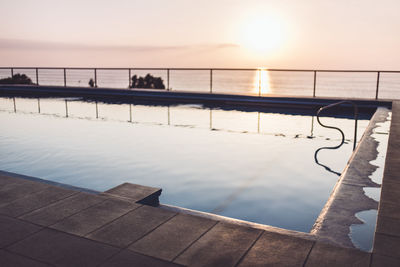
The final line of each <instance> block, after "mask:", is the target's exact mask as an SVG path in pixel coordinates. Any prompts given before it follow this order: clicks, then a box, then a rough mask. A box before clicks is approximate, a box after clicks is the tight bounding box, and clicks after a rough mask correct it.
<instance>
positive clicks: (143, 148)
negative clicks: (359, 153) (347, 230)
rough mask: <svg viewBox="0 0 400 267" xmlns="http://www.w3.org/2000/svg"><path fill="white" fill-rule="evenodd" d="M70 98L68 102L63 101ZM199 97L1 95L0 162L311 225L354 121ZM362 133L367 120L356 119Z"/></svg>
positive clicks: (298, 226) (236, 214) (275, 221)
mask: <svg viewBox="0 0 400 267" xmlns="http://www.w3.org/2000/svg"><path fill="white" fill-rule="evenodd" d="M66 100H67V101H66ZM321 120H322V121H323V122H325V123H326V124H329V125H340V127H341V128H342V129H343V130H344V132H345V135H346V139H347V138H348V137H349V139H348V140H347V142H346V143H345V144H344V145H343V146H342V147H341V148H340V149H337V150H322V151H320V152H319V154H318V161H319V163H321V164H323V165H325V166H328V167H329V169H330V170H331V171H329V170H328V169H326V168H324V167H322V166H321V165H318V164H316V162H315V161H314V152H315V151H316V150H317V149H318V148H320V147H324V146H335V145H337V144H339V143H340V139H339V138H340V134H339V133H338V132H335V131H332V130H329V129H325V128H322V127H321V126H319V125H318V124H317V123H316V119H315V117H313V116H306V115H298V114H296V112H293V113H292V114H289V113H286V114H284V113H273V112H269V113H266V112H261V111H260V112H254V111H238V110H224V109H220V108H215V107H213V108H208V107H204V106H201V105H171V106H156V105H154V106H151V105H139V104H107V103H100V102H99V103H97V102H85V101H82V100H79V99H40V100H39V99H24V98H15V99H13V98H0V125H1V131H0V169H1V170H4V171H10V172H15V173H20V174H24V175H29V176H35V177H39V178H43V179H48V180H51V181H56V182H61V183H65V184H69V185H73V186H78V187H84V188H88V189H92V190H98V191H104V190H108V189H110V188H112V187H114V186H117V185H119V184H121V183H124V182H130V183H136V184H141V185H147V186H154V187H161V188H162V189H163V192H162V194H161V198H160V201H161V203H163V204H170V205H175V206H180V207H184V208H189V209H195V210H200V211H205V212H211V213H215V214H219V215H223V216H228V217H232V218H237V219H242V220H247V221H251V222H257V223H262V224H268V225H272V226H277V227H281V228H286V229H291V230H298V231H303V232H309V231H310V229H311V227H312V225H313V224H314V222H315V220H316V218H317V217H318V215H319V213H320V211H321V209H322V208H323V206H324V204H325V202H326V201H327V199H328V198H329V195H330V193H331V191H332V189H333V187H334V185H335V184H336V182H337V179H338V175H337V174H335V172H337V173H340V172H341V171H342V170H343V169H344V167H345V166H346V164H347V161H348V159H349V157H350V155H351V153H352V140H351V138H352V137H353V131H354V128H353V127H354V121H353V120H352V119H348V118H332V117H323V118H321ZM358 125H359V126H358V127H359V128H358V132H359V138H360V137H361V135H362V133H363V132H364V130H365V128H366V126H367V125H368V120H360V121H359V124H358Z"/></svg>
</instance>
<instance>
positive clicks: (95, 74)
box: [94, 69, 97, 88]
mask: <svg viewBox="0 0 400 267" xmlns="http://www.w3.org/2000/svg"><path fill="white" fill-rule="evenodd" d="M94 87H95V88H97V69H94Z"/></svg>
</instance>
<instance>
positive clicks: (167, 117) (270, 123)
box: [2, 97, 367, 164]
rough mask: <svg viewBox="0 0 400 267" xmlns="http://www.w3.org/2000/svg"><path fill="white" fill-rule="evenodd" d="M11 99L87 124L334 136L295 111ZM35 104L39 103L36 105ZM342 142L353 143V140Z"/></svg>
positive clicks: (26, 108)
mask: <svg viewBox="0 0 400 267" xmlns="http://www.w3.org/2000/svg"><path fill="white" fill-rule="evenodd" d="M4 99H5V98H3V100H4ZM9 99H10V100H12V107H11V106H9V109H8V110H11V109H12V111H13V112H14V113H16V112H27V113H38V114H42V115H53V116H63V117H66V118H69V117H72V118H80V119H88V120H91V119H101V120H116V121H125V122H130V123H145V124H149V123H150V124H151V123H153V124H158V125H169V126H174V127H192V128H194V127H195V128H208V129H210V130H212V131H227V132H237V133H258V134H268V135H275V136H282V137H294V138H308V139H313V138H327V137H326V135H328V136H329V135H331V134H330V133H329V130H328V131H326V130H324V129H323V128H321V127H317V132H315V131H316V127H315V125H314V119H315V118H314V117H315V116H312V115H311V116H303V115H299V114H296V112H295V111H293V112H287V113H286V114H282V112H277V113H273V112H267V113H266V112H261V111H242V110H225V109H221V108H218V107H204V106H202V105H162V106H151V105H145V104H112V103H105V102H99V101H93V102H87V101H82V100H81V99H73V98H68V99H47V98H42V99H40V98H35V99H33V98H32V99H29V98H15V97H13V98H9ZM34 101H36V104H33V102H34ZM60 103H64V107H63V111H61V110H62V109H60V107H61V106H60ZM5 106H7V105H3V107H2V109H3V110H7V108H5V109H4V107H5ZM34 106H36V107H34ZM164 112H165V113H164ZM124 114H125V115H124ZM163 114H164V115H163ZM325 120H326V121H328V122H331V123H334V122H335V121H336V120H337V118H330V117H325ZM341 123H342V124H345V125H344V126H343V127H344V129H346V128H349V127H348V125H350V124H351V120H346V121H341ZM366 124H367V121H366V120H365V121H363V120H362V121H361V125H360V128H361V131H362V130H363V129H365V127H366ZM307 125H308V126H307ZM345 131H346V130H345ZM345 134H346V136H352V135H351V131H347V132H346V133H345ZM329 139H330V140H340V139H335V138H329ZM342 141H343V142H344V141H351V139H346V140H342ZM339 147H340V145H339V146H334V147H330V148H327V147H322V148H320V149H318V150H317V151H316V152H315V154H316V156H315V158H316V160H315V161H316V163H317V164H319V161H318V159H317V154H318V152H319V151H320V150H323V149H337V148H339Z"/></svg>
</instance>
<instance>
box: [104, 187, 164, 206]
mask: <svg viewBox="0 0 400 267" xmlns="http://www.w3.org/2000/svg"><path fill="white" fill-rule="evenodd" d="M161 191H162V190H161V188H156V187H150V186H143V185H138V184H131V183H124V184H121V185H119V186H116V187H114V188H111V189H110V190H107V191H106V192H104V194H106V195H107V194H111V195H115V196H120V197H124V198H128V199H131V200H133V201H135V202H138V203H140V204H144V205H150V206H155V207H156V206H158V205H159V204H160V202H159V196H160V195H161Z"/></svg>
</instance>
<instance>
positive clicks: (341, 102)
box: [314, 100, 358, 176]
mask: <svg viewBox="0 0 400 267" xmlns="http://www.w3.org/2000/svg"><path fill="white" fill-rule="evenodd" d="M345 103H348V104H351V105H352V106H353V109H354V142H353V151H354V150H355V149H356V146H357V124H358V107H357V105H356V104H355V103H354V102H352V101H347V100H344V101H340V102H337V103H333V104H330V105H327V106H324V107H322V108H320V109H319V110H318V111H317V121H318V123H319V124H320V125H321V126H322V127H325V128H328V129H333V130H337V131H339V133H340V134H341V142H340V144H339V145H337V146H331V147H320V148H318V149H317V150H316V151H315V153H314V160H315V163H316V164H318V165H320V166H322V167H324V168H325V169H326V170H327V171H329V172H331V173H334V174H336V175H338V176H340V175H341V173H340V172H336V171H334V170H332V169H331V168H330V167H328V166H326V165H325V164H322V163H320V162H319V160H318V153H319V152H320V151H321V150H324V149H338V148H340V147H341V146H342V145H343V144H344V141H345V136H344V133H343V131H342V130H341V129H340V128H339V127H335V126H329V125H326V124H323V123H322V122H321V121H320V117H319V116H320V114H321V112H322V111H324V110H327V109H330V108H332V107H335V106H340V105H342V104H345Z"/></svg>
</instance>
